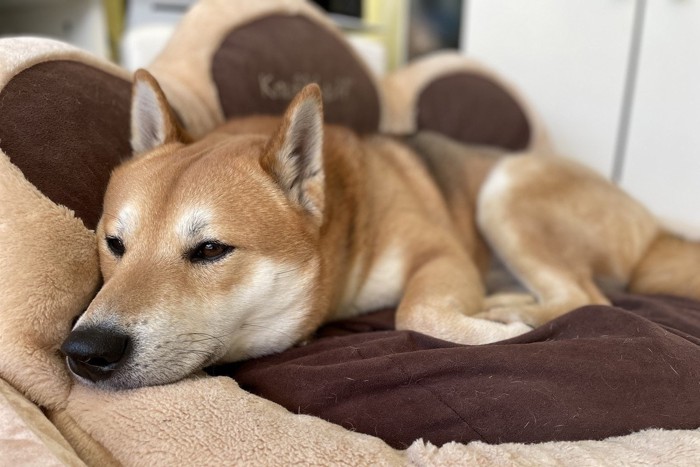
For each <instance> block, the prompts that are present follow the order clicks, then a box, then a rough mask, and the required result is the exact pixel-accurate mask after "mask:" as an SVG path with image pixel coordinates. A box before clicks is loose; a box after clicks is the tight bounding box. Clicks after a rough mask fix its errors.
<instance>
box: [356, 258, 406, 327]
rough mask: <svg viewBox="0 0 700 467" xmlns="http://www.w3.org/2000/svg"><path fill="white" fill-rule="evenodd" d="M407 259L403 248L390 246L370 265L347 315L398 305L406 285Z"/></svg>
mask: <svg viewBox="0 0 700 467" xmlns="http://www.w3.org/2000/svg"><path fill="white" fill-rule="evenodd" d="M405 269H406V261H405V257H404V254H403V251H402V249H401V248H399V247H397V246H389V247H387V248H385V250H384V251H383V252H382V253H381V254H380V255H379V257H378V258H377V259H376V260H375V261H374V262H373V264H372V265H371V266H370V271H369V274H367V277H366V279H365V280H364V282H363V283H362V284H361V286H360V287H359V291H358V292H357V294H356V295H355V297H354V300H352V306H351V307H349V308H350V309H351V311H347V313H344V314H346V315H350V314H357V313H362V312H365V311H371V310H378V309H380V308H384V307H388V306H393V305H397V304H398V303H399V300H400V299H401V295H402V293H403V289H404V285H405V279H406V278H405V274H406V270H405Z"/></svg>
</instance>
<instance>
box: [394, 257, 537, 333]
mask: <svg viewBox="0 0 700 467" xmlns="http://www.w3.org/2000/svg"><path fill="white" fill-rule="evenodd" d="M483 300H484V289H483V285H482V282H481V278H480V276H479V273H478V271H477V269H476V266H475V265H474V264H473V263H472V262H471V261H470V260H469V258H468V257H466V254H465V255H459V254H449V255H447V254H445V255H441V256H438V257H435V258H433V259H431V260H429V261H428V262H425V263H423V264H421V265H419V266H417V267H416V268H415V270H414V271H412V272H411V274H410V275H409V277H408V278H407V283H406V289H405V292H404V296H403V298H402V300H401V302H400V304H399V308H398V310H397V312H396V328H397V329H406V330H412V331H417V332H421V333H424V334H428V335H430V336H433V337H437V338H439V339H443V340H446V341H450V342H457V343H460V344H487V343H489V342H496V341H500V340H504V339H508V338H511V337H514V336H517V335H519V334H523V333H525V332H527V331H529V330H530V328H529V327H528V326H526V325H525V324H522V323H509V324H503V323H497V322H493V321H487V320H483V319H478V318H474V317H472V316H470V315H473V314H476V313H478V312H479V311H481V310H482V306H483Z"/></svg>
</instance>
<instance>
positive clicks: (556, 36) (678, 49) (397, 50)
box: [0, 0, 700, 230]
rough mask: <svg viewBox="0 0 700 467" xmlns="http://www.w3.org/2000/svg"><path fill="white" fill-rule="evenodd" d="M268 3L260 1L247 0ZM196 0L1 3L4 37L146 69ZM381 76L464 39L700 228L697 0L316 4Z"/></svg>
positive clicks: (634, 183)
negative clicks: (29, 38) (58, 43)
mask: <svg viewBox="0 0 700 467" xmlns="http://www.w3.org/2000/svg"><path fill="white" fill-rule="evenodd" d="M251 1H264V0H251ZM193 3H195V1H194V0H128V1H127V0H0V36H6V35H39V36H48V37H53V38H57V39H60V40H62V41H65V42H69V43H72V44H75V45H77V46H78V47H81V48H84V49H86V50H88V51H90V52H92V53H93V54H95V55H98V56H100V57H103V58H106V59H110V60H114V61H116V62H117V63H119V64H121V65H122V66H124V67H125V68H127V69H132V70H133V69H136V68H138V67H140V66H144V65H147V64H148V63H149V62H150V61H151V60H152V59H153V57H154V56H155V55H156V54H157V53H158V51H159V50H160V48H161V47H162V45H163V44H164V43H165V42H166V41H167V40H168V38H169V36H170V35H171V34H172V31H173V29H174V27H175V25H176V24H177V22H178V20H179V19H180V17H181V16H182V15H183V14H184V13H185V12H186V11H187V9H188V8H189V7H190V6H191V5H192V4H193ZM315 3H317V4H318V5H319V6H320V7H321V8H323V9H325V10H326V11H327V12H328V13H329V14H330V15H332V18H333V20H334V21H335V22H336V23H337V24H338V25H339V26H340V27H341V29H342V30H343V31H344V33H345V34H346V36H347V37H348V38H349V39H350V41H351V43H352V44H353V46H354V47H355V48H356V49H357V50H358V51H359V52H360V55H361V56H362V57H364V58H365V60H366V61H367V62H368V64H369V65H370V67H371V68H372V69H373V70H374V71H375V72H376V73H377V74H379V75H381V74H384V73H386V72H388V71H390V70H392V69H394V68H396V67H398V66H401V65H402V64H404V63H406V62H407V61H410V60H411V59H413V58H415V57H419V56H421V55H424V54H426V53H430V52H432V51H434V50H438V49H443V48H449V49H459V50H460V51H462V52H463V53H464V54H467V55H469V56H471V57H473V58H476V59H478V60H480V61H481V62H483V63H484V64H486V65H487V66H489V67H491V68H493V69H494V70H495V71H497V72H499V73H500V74H501V75H502V76H504V77H505V78H506V79H507V80H509V81H510V82H512V83H513V84H514V85H515V86H516V87H517V88H519V89H520V91H521V92H522V94H523V95H524V96H525V97H526V98H527V99H528V100H529V101H530V103H531V104H532V105H533V107H534V108H535V110H536V111H537V112H538V113H539V114H540V116H541V117H542V119H543V120H544V124H545V126H546V128H548V130H549V132H550V135H551V138H552V140H553V142H554V145H555V147H556V148H557V149H558V150H559V151H560V152H562V153H563V154H565V155H568V156H569V157H573V158H576V159H578V160H580V161H582V162H584V163H585V164H587V165H589V166H590V167H592V168H594V169H596V170H597V171H599V172H600V173H602V174H604V175H605V176H607V177H609V178H610V179H612V180H613V181H615V182H616V183H619V184H620V185H622V187H623V188H625V189H627V190H628V191H629V192H631V193H632V194H633V195H634V196H635V197H637V198H638V199H640V200H641V201H643V202H644V203H645V204H646V205H647V206H649V207H650V208H651V209H652V210H653V211H655V212H656V213H657V214H659V215H661V216H662V217H663V218H666V219H668V220H670V221H672V222H673V223H674V224H679V225H681V226H682V225H685V226H687V227H690V228H692V229H693V230H700V213H699V211H700V210H698V209H696V208H695V202H696V201H700V131H699V129H700V80H698V78H697V77H696V75H695V72H696V71H697V72H700V0H566V1H562V0H528V1H524V0H317V1H315Z"/></svg>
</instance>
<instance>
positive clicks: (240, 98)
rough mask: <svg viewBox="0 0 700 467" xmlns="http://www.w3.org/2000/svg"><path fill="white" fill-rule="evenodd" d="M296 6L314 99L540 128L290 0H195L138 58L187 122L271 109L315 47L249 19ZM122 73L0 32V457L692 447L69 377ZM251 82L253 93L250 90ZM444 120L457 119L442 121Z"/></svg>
mask: <svg viewBox="0 0 700 467" xmlns="http://www.w3.org/2000/svg"><path fill="white" fill-rule="evenodd" d="M295 20H296V21H295ZM299 21H301V23H299ZM299 24H302V25H303V26H304V27H303V28H302V30H303V31H309V30H311V31H313V34H309V35H308V36H303V37H302V36H301V35H300V36H299V40H300V41H302V40H304V37H306V39H305V40H307V41H308V40H312V39H314V38H316V37H319V35H324V34H325V35H328V37H329V38H330V39H329V40H328V41H325V43H328V44H331V45H332V46H333V47H330V46H329V47H330V48H329V50H327V51H325V52H324V53H326V54H330V56H332V57H334V58H336V59H337V62H336V63H335V65H331V64H327V65H324V66H323V67H319V68H318V71H317V72H316V71H315V70H314V74H313V77H314V79H315V80H319V81H321V82H322V85H323V83H324V82H325V83H326V88H325V89H324V90H325V91H326V92H327V93H328V94H329V95H330V96H332V98H331V102H328V103H327V106H328V107H329V112H328V114H329V116H330V119H331V121H334V122H336V123H343V124H347V125H351V126H354V127H355V128H357V129H358V131H376V130H379V131H387V132H393V133H409V132H412V131H415V130H417V129H420V128H428V129H432V130H436V131H441V132H443V133H446V134H449V135H450V136H451V137H453V138H456V139H461V140H463V141H467V142H476V143H483V144H492V145H499V146H501V147H506V148H511V149H523V148H525V147H543V148H544V147H546V145H547V140H546V137H545V135H544V131H543V129H542V127H541V125H540V123H539V121H538V120H537V119H536V117H535V116H534V114H533V113H532V111H531V110H530V109H529V107H528V106H527V105H526V104H525V103H524V102H523V100H522V98H521V97H519V96H518V94H517V92H515V91H514V90H513V89H512V87H510V86H509V85H508V84H507V83H504V82H503V80H501V79H500V78H499V77H497V76H496V75H494V74H493V73H491V72H489V71H488V70H486V69H485V68H483V67H481V66H479V65H477V64H474V63H473V62H471V61H468V60H466V59H464V58H462V57H458V56H456V55H443V56H436V57H431V58H428V59H426V60H423V61H421V62H419V63H415V64H413V65H410V66H408V67H406V68H404V69H402V70H400V71H398V72H396V73H394V74H392V75H390V76H389V77H386V78H385V79H383V80H382V81H381V82H380V81H378V79H377V78H376V77H374V76H372V75H371V74H370V73H369V72H368V71H367V69H366V67H365V66H364V65H363V64H362V63H361V62H360V61H359V60H357V58H356V57H355V55H354V53H352V51H351V50H350V49H349V48H348V47H347V45H346V44H345V42H344V40H343V39H342V36H341V35H340V34H338V32H337V31H335V29H334V28H333V26H332V25H331V24H330V22H329V21H328V20H327V19H326V18H325V17H324V16H323V14H321V13H320V12H318V11H317V10H316V9H314V8H312V7H309V6H308V5H307V4H306V3H305V2H303V1H300V0H286V1H285V0H275V1H268V2H246V1H242V0H238V1H225V0H218V1H217V0H209V1H202V2H200V3H199V4H198V5H197V6H196V7H195V8H194V9H193V10H192V11H191V12H190V13H189V14H188V15H187V17H186V18H185V20H184V21H183V23H182V24H181V26H180V28H179V29H178V32H177V33H176V35H175V37H174V38H173V40H172V41H171V43H170V44H169V46H168V47H167V48H166V50H165V51H164V53H163V54H162V55H161V56H160V57H158V58H157V59H156V61H155V62H154V63H153V65H152V66H151V67H149V69H151V71H152V72H153V73H154V74H155V75H156V76H157V78H158V79H159V80H160V81H161V83H162V84H163V87H164V89H165V90H166V93H168V96H169V98H170V100H171V102H172V103H173V104H174V107H175V109H176V111H177V112H178V115H179V117H180V118H181V119H182V120H183V122H184V123H185V124H186V125H187V126H188V128H189V129H190V130H191V131H192V132H193V133H194V134H195V135H201V134H203V133H205V132H206V131H208V130H210V129H211V128H213V127H214V126H215V125H217V124H218V123H220V122H222V121H223V120H224V119H225V118H229V117H232V116H237V115H243V114H240V113H236V112H239V111H240V112H246V113H251V112H256V111H259V112H263V111H264V112H275V111H276V109H278V108H282V107H283V106H284V105H285V104H286V99H287V96H288V94H289V92H290V89H293V88H294V86H295V84H294V83H298V82H300V81H303V79H304V78H303V76H301V75H303V74H304V73H307V74H308V70H302V71H303V73H302V72H300V71H299V70H298V69H295V66H296V67H299V66H301V65H302V64H306V63H318V58H317V57H316V56H313V55H311V56H308V55H304V50H305V49H304V47H300V46H299V44H290V50H287V51H281V53H279V54H276V55H275V54H273V55H269V54H267V53H263V52H261V50H263V51H264V50H267V49H265V48H266V47H268V48H269V44H268V45H266V42H265V37H267V36H268V34H269V31H270V30H271V28H272V30H276V31H281V30H284V27H289V28H298V27H299ZM256 26H257V27H258V28H256ZM302 45H303V44H302ZM294 54H296V55H294ZM263 56H264V57H268V58H270V60H269V61H265V60H263V59H261V57H263ZM275 57H276V58H275ZM329 61H330V59H329ZM309 66H310V65H309ZM300 73H301V74H300ZM300 76H301V77H300ZM129 79H130V77H129V75H128V74H127V73H126V72H125V71H124V70H122V69H120V68H118V67H116V66H114V65H111V64H107V63H104V62H102V61H100V60H97V59H95V58H93V57H90V56H88V55H87V54H85V53H83V52H80V51H77V50H75V49H73V48H71V47H69V46H66V45H64V44H60V43H56V42H53V41H48V40H40V39H2V40H0V151H1V152H0V265H1V269H2V271H1V276H0V355H1V357H0V378H1V379H0V462H1V463H8V464H12V465H20V464H34V465H52V464H56V465H62V464H63V465H83V464H88V465H110V464H124V465H195V464H197V465H241V464H243V465H245V464H250V465H288V464H291V463H303V464H318V465H334V464H348V465H413V464H415V465H449V464H454V465H471V464H476V465H482V464H483V465H493V464H497V465H556V464H571V463H576V464H581V465H624V464H628V465H631V464H637V465H640V464H641V465H643V464H658V463H662V464H665V465H694V464H697V463H698V461H699V460H700V432H699V431H698V430H653V429H652V430H646V431H643V432H639V433H633V434H630V435H627V436H622V437H616V438H609V439H606V440H602V441H577V442H549V443H540V444H530V445H525V444H498V445H489V444H485V443H482V442H472V443H469V444H458V443H447V444H444V445H443V446H441V447H439V448H438V447H436V446H433V445H431V444H429V443H424V442H423V441H422V440H420V439H417V440H415V441H414V442H413V443H412V444H411V445H410V446H409V447H408V448H407V449H405V450H397V449H394V448H392V447H390V446H389V445H388V444H386V443H385V442H383V441H382V440H380V439H378V438H375V437H372V436H369V435H364V434H359V433H355V432H352V431H349V430H346V429H344V428H342V427H340V426H339V425H335V424H332V423H328V422H326V421H324V420H321V419H320V418H316V417H312V416H307V415H297V414H294V413H291V412H289V411H287V410H286V409H284V408H282V407H281V406H279V405H277V404H275V403H273V402H270V401H268V400H265V399H262V398H260V397H257V396H254V395H252V394H250V393H248V392H246V391H243V390H242V389H240V388H239V387H238V385H237V384H236V382H235V381H233V380H232V379H230V378H226V377H207V376H204V375H201V376H198V377H193V378H191V379H189V380H186V381H182V382H180V383H177V384H173V385H168V386H163V387H155V388H144V389H139V390H134V391H124V392H119V393H104V392H100V391H98V390H95V389H92V388H88V387H84V386H79V385H73V384H72V381H71V379H70V378H69V377H68V375H67V373H66V369H65V367H64V365H63V359H62V357H61V355H60V354H59V352H58V347H59V346H60V343H61V342H62V340H63V339H64V337H65V336H66V335H67V333H68V330H69V329H70V326H71V323H72V321H73V319H74V318H75V317H76V316H77V315H78V314H79V313H80V312H81V311H82V310H83V309H84V308H85V307H86V305H87V303H89V301H90V299H91V297H92V296H93V295H94V293H95V291H96V290H97V288H98V287H99V283H100V277H99V270H98V265H97V259H96V253H95V247H94V242H95V239H94V233H93V231H92V230H90V229H93V228H94V226H95V223H96V220H97V218H98V216H99V212H100V203H101V196H102V192H103V190H104V186H105V184H106V181H107V178H108V175H109V171H110V170H111V168H112V167H113V166H114V165H115V164H117V163H118V162H119V161H120V160H121V159H122V158H123V157H126V156H127V155H128V152H129V149H128V108H129V100H128V99H129V89H130V86H129ZM236 80H238V81H236ZM290 83H291V84H290ZM228 86H231V87H228ZM475 89H476V90H478V92H476V91H475ZM256 92H257V94H258V97H257V98H256V99H252V100H251V98H250V96H251V95H255V93H256ZM445 95H447V96H455V95H458V96H461V97H460V99H465V100H464V101H461V102H462V103H463V102H470V105H469V106H466V105H457V107H456V108H455V109H453V110H451V112H452V113H451V115H454V117H453V118H452V119H450V120H449V121H445V122H441V121H440V119H439V117H436V114H439V112H438V110H442V111H444V110H445V108H444V106H445V97H444V96H445ZM265 99H267V100H265ZM348 100H352V101H353V106H349V105H347V101H348ZM449 101H455V99H448V102H449ZM256 102H257V103H256ZM334 107H335V108H336V110H333V108H334ZM241 109H246V110H241ZM494 109H496V111H494V112H492V113H489V110H494ZM244 114H245V113H244ZM453 121H459V122H461V125H460V126H457V127H455V126H450V125H452V122H453ZM503 122H508V124H507V125H504V124H503ZM431 125H433V127H431ZM494 128H495V129H494Z"/></svg>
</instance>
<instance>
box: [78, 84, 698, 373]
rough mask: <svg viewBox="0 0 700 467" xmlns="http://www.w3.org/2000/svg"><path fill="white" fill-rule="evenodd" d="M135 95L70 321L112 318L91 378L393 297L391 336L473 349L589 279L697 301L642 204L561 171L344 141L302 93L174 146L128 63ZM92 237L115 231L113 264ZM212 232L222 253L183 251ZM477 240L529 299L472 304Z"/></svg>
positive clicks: (248, 340) (255, 344)
mask: <svg viewBox="0 0 700 467" xmlns="http://www.w3.org/2000/svg"><path fill="white" fill-rule="evenodd" d="M134 89H135V97H134V105H133V112H134V116H133V117H132V118H133V122H134V126H133V128H132V133H133V144H134V147H135V148H136V149H137V152H139V153H142V154H137V156H136V157H135V158H134V159H133V160H131V161H129V162H127V163H125V164H123V165H122V166H121V167H119V168H118V169H117V170H115V172H114V174H113V177H112V179H111V181H110V184H109V187H108V189H107V193H106V197H105V204H104V215H103V218H102V220H101V222H100V224H99V226H98V229H97V236H98V239H99V240H100V257H101V266H102V272H103V275H104V278H105V284H104V287H103V288H102V290H101V291H100V292H99V294H98V295H97V297H96V298H95V300H94V301H93V303H92V304H91V306H90V308H89V309H88V310H87V312H86V313H85V314H84V316H83V317H82V318H81V319H80V321H79V322H78V323H77V328H83V329H84V328H88V327H90V326H99V325H102V324H104V323H108V324H109V325H110V326H112V327H114V328H116V329H119V330H120V331H121V332H126V333H128V334H129V335H130V336H131V339H132V341H133V342H134V344H133V345H134V349H133V354H132V355H131V356H130V357H129V360H128V361H127V362H126V364H125V365H123V367H122V368H120V369H119V370H118V371H117V372H115V374H114V375H113V376H111V377H110V378H109V379H107V380H106V382H105V383H104V384H105V385H106V386H109V387H133V386H140V385H148V384H159V383H165V382H169V381H174V380H176V379H179V378H181V377H183V376H185V375H187V374H189V373H191V372H193V371H195V370H197V369H199V368H202V367H203V366H204V365H207V364H210V363H213V362H220V361H233V360H237V359H242V358H246V357H250V356H256V355H262V354H266V353H271V352H276V351H280V350H282V349H284V348H286V347H289V346H291V345H293V344H294V343H297V342H299V341H301V340H303V339H304V338H306V337H307V336H309V335H310V334H311V333H312V332H313V331H314V330H315V329H316V328H317V327H318V326H319V325H320V324H321V323H323V322H325V321H328V320H332V319H337V318H341V317H347V316H352V315H355V314H358V313H362V312H365V311H369V310H371V309H377V308H381V307H384V306H391V305H397V304H398V311H397V314H396V327H397V328H398V329H412V330H416V331H421V332H425V333H427V334H431V335H434V336H437V337H440V338H443V339H448V340H452V341H456V342H463V343H470V344H480V343H485V342H491V341H495V340H500V339H504V338H507V337H511V336H513V335H516V334H519V333H522V332H524V331H525V330H527V329H528V328H527V327H526V326H525V325H523V324H522V323H520V322H518V321H524V322H526V323H528V324H531V325H537V324H541V323H543V322H545V321H547V320H549V319H551V318H554V317H556V316H558V315H560V314H562V313H564V312H566V311H568V310H570V309H573V308H575V307H577V306H580V305H585V304H589V303H607V300H606V298H605V297H604V296H603V294H602V293H601V292H600V291H599V289H598V287H597V286H596V285H595V283H594V282H593V279H594V277H598V276H609V277H612V278H613V279H615V280H617V281H619V282H621V283H630V282H631V288H632V290H635V291H642V292H644V291H652V292H662V293H664V292H665V293H669V292H670V293H676V292H679V293H683V294H685V295H690V296H696V297H698V298H700V293H699V292H698V291H700V287H686V285H687V284H688V282H689V280H691V279H690V278H693V277H694V276H693V275H692V274H691V273H692V272H693V271H695V269H696V267H695V265H696V264H698V261H697V256H698V254H700V253H698V252H699V251H700V250H699V249H698V247H697V246H696V244H694V243H688V242H683V241H681V240H679V239H676V238H675V237H670V236H669V234H667V233H665V232H662V231H661V230H660V229H659V227H658V226H657V223H656V221H655V220H654V218H653V217H652V216H651V215H650V214H649V213H648V212H647V211H646V210H645V209H644V208H642V207H641V206H640V205H639V204H637V203H636V202H635V201H633V200H632V199H631V198H629V197H628V196H627V195H625V194H624V193H622V192H621V191H620V190H618V189H617V188H615V187H614V186H613V185H611V184H610V183H608V182H607V181H605V180H604V179H603V178H601V177H599V176H597V175H596V174H594V173H592V172H590V171H588V170H586V169H584V168H582V167H580V166H579V165H577V164H574V163H572V162H568V161H565V160H562V159H558V158H555V157H548V156H538V155H520V156H517V157H508V158H504V157H502V156H503V155H502V154H500V153H497V152H495V151H493V150H489V149H484V148H468V147H466V146H463V145H458V144H456V143H451V142H449V141H447V140H446V139H445V138H441V137H439V136H437V135H430V134H425V135H421V136H418V137H416V138H413V139H411V140H409V141H408V144H403V143H401V142H399V141H396V140H394V139H391V138H387V137H381V136H374V137H367V138H362V139H360V138H358V137H357V136H355V135H354V134H353V133H352V132H351V131H349V130H346V129H343V128H339V127H333V126H325V127H324V126H323V125H322V108H321V96H320V91H319V89H318V87H317V86H315V85H310V86H307V87H306V88H305V89H304V90H303V91H301V92H300V93H299V95H298V96H297V97H296V98H295V99H294V101H293V102H292V103H291V104H290V106H289V109H288V110H287V112H286V114H285V116H284V117H283V118H282V119H281V120H280V119H274V118H266V117H258V118H249V119H245V120H239V121H234V122H231V123H229V124H227V125H225V126H224V127H222V128H220V129H219V130H218V131H216V132H214V133H212V134H210V135H209V136H207V137H205V138H204V139H202V140H200V141H198V142H196V143H194V144H186V142H183V139H186V136H183V135H184V133H183V132H182V131H181V130H180V129H179V128H178V125H177V123H176V121H175V119H174V117H173V114H172V111H171V110H170V109H169V107H168V106H167V102H166V100H165V98H164V96H163V94H162V92H161V91H160V89H159V88H158V86H157V83H155V81H154V80H153V79H152V78H151V77H150V76H148V75H147V73H145V72H138V73H137V75H136V84H135V88H134ZM418 154H420V157H419V156H418ZM107 237H119V238H120V239H121V240H122V241H123V244H124V247H125V253H124V254H123V256H121V257H117V256H115V255H114V253H113V252H111V251H110V249H109V248H108V247H107V245H106V242H105V238H107ZM213 240H216V242H219V243H221V244H225V245H230V246H234V247H235V250H233V251H231V252H230V253H228V254H226V255H225V256H223V257H221V258H220V259H218V260H216V261H210V262H205V263H203V264H195V263H193V262H192V261H190V260H188V255H189V254H190V253H188V252H190V251H193V248H196V245H198V244H203V242H207V241H213ZM492 249H493V250H494V251H495V252H496V254H497V256H498V257H500V259H501V261H502V262H503V263H504V264H505V265H506V266H507V267H508V268H509V269H510V270H511V271H512V272H513V273H514V275H515V276H517V278H518V279H519V280H520V281H522V283H523V284H524V285H525V286H527V288H528V289H529V290H530V291H531V292H532V293H533V294H534V295H535V297H536V301H535V300H534V299H532V298H529V297H530V296H522V295H512V294H500V295H499V294H497V295H494V296H492V297H489V298H488V299H485V294H486V291H485V286H484V278H485V277H486V274H487V271H488V268H489V264H490V262H491V250H492ZM687 251H692V252H693V255H695V258H696V260H694V261H686V262H685V263H684V262H683V261H684V260H683V261H681V263H674V264H680V265H681V266H680V267H678V266H675V265H670V266H668V267H666V266H664V274H662V275H661V277H658V275H657V274H656V269H657V265H658V264H660V263H662V262H667V261H671V258H676V257H681V258H682V257H683V255H685V254H686V252H687ZM692 280H695V281H696V282H697V279H692ZM679 287H680V288H679ZM475 315H478V316H480V317H486V318H490V319H493V320H498V321H505V323H494V322H491V321H486V320H483V319H478V318H476V317H475Z"/></svg>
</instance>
